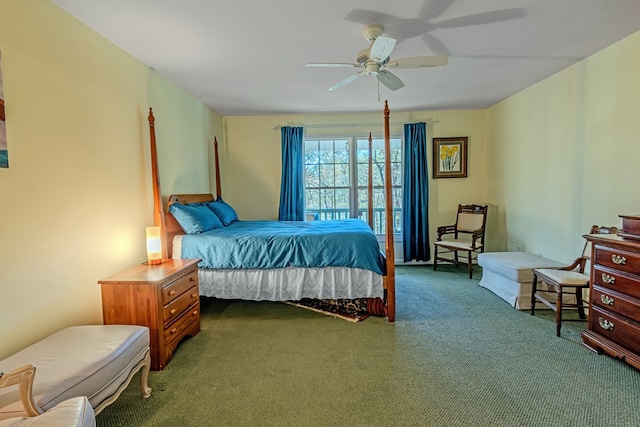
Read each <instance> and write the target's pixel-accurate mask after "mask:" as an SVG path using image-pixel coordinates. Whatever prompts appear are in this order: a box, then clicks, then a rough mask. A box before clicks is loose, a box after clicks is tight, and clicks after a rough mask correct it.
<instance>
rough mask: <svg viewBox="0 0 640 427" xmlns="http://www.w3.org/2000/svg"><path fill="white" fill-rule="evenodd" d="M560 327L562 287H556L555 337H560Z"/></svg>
mask: <svg viewBox="0 0 640 427" xmlns="http://www.w3.org/2000/svg"><path fill="white" fill-rule="evenodd" d="M561 326H562V285H558V286H557V287H556V335H557V336H560V327H561Z"/></svg>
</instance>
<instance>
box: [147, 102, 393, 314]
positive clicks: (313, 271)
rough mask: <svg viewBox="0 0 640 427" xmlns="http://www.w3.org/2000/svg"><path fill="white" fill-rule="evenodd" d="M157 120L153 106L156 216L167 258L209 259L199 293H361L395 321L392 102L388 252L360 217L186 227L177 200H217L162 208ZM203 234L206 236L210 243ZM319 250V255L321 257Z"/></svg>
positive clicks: (284, 296)
mask: <svg viewBox="0 0 640 427" xmlns="http://www.w3.org/2000/svg"><path fill="white" fill-rule="evenodd" d="M154 121H155V119H154V117H153V112H152V110H151V108H150V109H149V126H150V137H151V156H152V159H151V160H152V173H153V178H154V179H153V184H154V189H153V190H154V220H155V223H156V225H158V226H160V227H161V230H162V237H163V238H162V253H163V258H201V259H203V261H201V264H202V265H201V268H200V270H199V273H198V276H199V282H200V294H201V295H203V296H210V297H217V298H225V299H249V300H270V301H289V300H299V299H302V298H315V299H324V298H329V299H358V300H363V301H364V302H365V303H366V307H367V311H368V312H369V313H370V314H374V315H384V316H386V317H387V318H388V320H389V322H393V321H395V266H394V247H393V215H392V199H391V197H392V196H391V194H392V193H391V162H390V158H389V155H388V153H389V152H390V136H389V107H388V105H387V103H386V102H385V108H384V129H385V131H384V134H385V145H384V148H385V153H386V155H385V214H386V215H385V216H386V238H385V242H386V243H385V250H384V254H383V253H381V251H380V248H379V245H378V242H377V239H376V238H375V234H373V231H372V230H371V228H369V227H366V226H364V227H362V226H360V224H359V223H362V224H363V225H364V224H365V223H364V222H362V221H361V220H357V219H350V220H342V221H308V222H307V221H237V220H236V221H233V222H232V223H229V224H225V225H224V226H223V227H217V228H215V229H211V230H208V231H205V232H203V233H197V234H188V233H185V232H184V231H183V227H181V225H180V223H179V222H178V220H177V219H176V217H175V216H174V215H173V214H172V211H173V212H176V213H177V210H176V208H181V209H182V208H184V206H173V205H174V204H177V205H186V206H187V207H188V206H193V207H201V206H203V205H204V206H206V205H207V204H210V203H217V202H216V201H215V200H214V196H213V195H212V194H180V195H171V196H170V197H169V199H168V202H167V209H166V211H165V210H163V209H162V201H161V192H160V182H159V177H158V169H157V153H156V140H155V129H154ZM371 141H372V139H371V134H369V153H370V158H369V184H368V191H369V205H368V208H369V217H368V218H369V224H370V225H371V224H373V216H372V213H373V206H372V204H373V202H372V201H373V197H372V192H373V185H372V175H371V165H372V163H371V162H372V160H371V154H372V150H371ZM214 156H215V177H216V196H217V201H218V202H219V201H221V195H222V191H221V181H220V164H219V160H218V159H219V155H218V142H217V139H214ZM223 203H224V202H223ZM172 206H173V207H172ZM209 206H211V205H209ZM249 227H253V228H249ZM229 235H234V236H240V237H239V238H238V239H237V240H222V239H225V238H227V237H229ZM234 238H235V237H234ZM249 238H251V243H250V244H248V246H247V245H245V246H241V243H239V242H243V244H246V242H247V240H248V239H249ZM280 238H283V239H286V238H289V239H291V240H283V241H282V242H280V240H276V239H280ZM318 239H319V240H318ZM205 240H207V243H204V241H205ZM283 245H284V247H287V246H286V245H289V246H288V247H289V248H290V249H289V250H288V251H283V250H282V247H283ZM296 245H297V246H296ZM331 245H338V246H339V248H340V249H339V250H338V249H335V248H334V247H333V246H331ZM338 246H336V247H338ZM255 248H258V250H257V252H256V256H247V253H250V252H252V251H254V249H255ZM332 248H334V249H332ZM194 251H202V252H194ZM216 251H217V252H216ZM316 252H318V254H316ZM300 253H302V254H303V255H300ZM194 254H196V255H194ZM316 255H317V256H318V257H319V258H316ZM209 256H210V257H211V258H209ZM271 258H273V259H271ZM336 258H337V259H336ZM312 259H313V260H312Z"/></svg>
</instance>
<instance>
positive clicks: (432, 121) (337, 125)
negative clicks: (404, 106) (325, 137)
mask: <svg viewBox="0 0 640 427" xmlns="http://www.w3.org/2000/svg"><path fill="white" fill-rule="evenodd" d="M416 122H425V123H426V124H427V125H428V126H433V125H435V124H436V123H440V121H439V120H438V119H432V118H428V119H417V120H414V121H412V122H391V123H389V126H403V125H404V124H405V123H416ZM285 126H294V127H300V126H302V127H304V128H305V129H333V128H347V127H348V128H361V127H366V128H375V127H382V126H384V123H324V124H315V125H305V124H304V123H296V122H288V123H285V124H284V125H276V126H275V127H274V128H273V130H280V129H282V128H283V127H285Z"/></svg>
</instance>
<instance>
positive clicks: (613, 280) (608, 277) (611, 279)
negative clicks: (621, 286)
mask: <svg viewBox="0 0 640 427" xmlns="http://www.w3.org/2000/svg"><path fill="white" fill-rule="evenodd" d="M602 281H603V282H604V283H608V284H610V285H613V284H614V283H616V278H615V277H613V276H612V275H610V274H607V273H602Z"/></svg>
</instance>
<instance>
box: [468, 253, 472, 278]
mask: <svg viewBox="0 0 640 427" xmlns="http://www.w3.org/2000/svg"><path fill="white" fill-rule="evenodd" d="M467 268H468V269H469V279H473V267H472V266H471V251H469V257H468V259H467Z"/></svg>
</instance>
